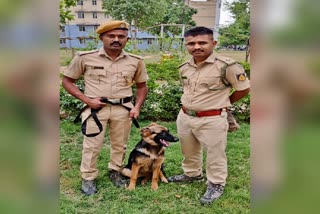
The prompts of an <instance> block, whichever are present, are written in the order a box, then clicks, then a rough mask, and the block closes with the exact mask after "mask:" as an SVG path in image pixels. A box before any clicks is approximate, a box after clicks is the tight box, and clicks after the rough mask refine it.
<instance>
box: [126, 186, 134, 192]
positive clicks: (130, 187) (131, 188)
mask: <svg viewBox="0 0 320 214" xmlns="http://www.w3.org/2000/svg"><path fill="white" fill-rule="evenodd" d="M135 188H136V187H135V186H134V185H129V186H128V188H127V190H129V191H132V190H134V189H135Z"/></svg>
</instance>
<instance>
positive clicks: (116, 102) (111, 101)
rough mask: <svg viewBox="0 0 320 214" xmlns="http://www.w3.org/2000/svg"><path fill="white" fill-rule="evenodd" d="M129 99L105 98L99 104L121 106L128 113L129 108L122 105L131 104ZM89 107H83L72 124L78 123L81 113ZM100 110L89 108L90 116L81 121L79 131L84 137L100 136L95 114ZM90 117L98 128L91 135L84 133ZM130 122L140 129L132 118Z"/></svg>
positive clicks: (100, 127) (100, 126)
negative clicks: (97, 130)
mask: <svg viewBox="0 0 320 214" xmlns="http://www.w3.org/2000/svg"><path fill="white" fill-rule="evenodd" d="M131 98H132V97H125V98H121V99H108V98H106V97H102V98H101V99H100V101H101V102H104V103H108V104H111V105H121V106H122V107H124V108H125V109H127V110H128V111H131V108H129V107H127V106H124V105H123V104H124V103H128V102H131ZM88 107H89V106H88V105H85V106H84V107H83V108H82V109H81V110H80V112H79V114H78V115H77V117H76V118H75V119H74V121H73V122H74V123H77V122H80V116H81V113H82V112H83V111H84V110H85V109H87V108H88ZM101 109H102V108H97V109H93V108H91V114H90V115H89V116H88V117H87V118H86V119H85V120H84V121H83V123H82V124H81V131H82V134H84V135H85V136H87V137H95V136H97V135H98V134H100V133H101V132H102V130H103V128H102V124H101V122H100V121H99V119H98V117H97V113H98V112H99V111H100V110H101ZM90 117H92V118H93V120H94V121H95V122H96V124H97V126H98V128H99V132H97V133H92V134H87V133H86V130H87V120H88V119H89V118H90ZM132 122H133V124H134V125H135V127H137V128H140V126H139V123H138V121H137V120H136V119H135V118H134V117H133V118H132Z"/></svg>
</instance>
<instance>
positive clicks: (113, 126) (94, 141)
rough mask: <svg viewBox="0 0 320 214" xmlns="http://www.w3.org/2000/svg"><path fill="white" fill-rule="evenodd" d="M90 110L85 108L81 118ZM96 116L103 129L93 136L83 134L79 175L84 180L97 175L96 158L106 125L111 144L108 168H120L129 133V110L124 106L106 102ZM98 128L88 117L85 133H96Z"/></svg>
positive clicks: (91, 178)
mask: <svg viewBox="0 0 320 214" xmlns="http://www.w3.org/2000/svg"><path fill="white" fill-rule="evenodd" d="M90 112H91V110H90V108H88V109H86V110H85V111H84V112H83V113H82V115H81V116H82V120H84V119H85V118H87V117H88V115H89V114H90ZM97 116H98V118H99V120H100V122H101V124H102V126H103V131H102V132H101V133H100V134H99V135H97V136H95V137H86V136H84V139H83V149H82V161H81V166H80V171H81V177H82V178H83V179H86V180H93V179H95V178H96V177H97V176H98V169H97V158H98V154H99V152H100V150H101V147H102V145H103V141H104V137H105V133H106V129H107V126H108V131H109V139H110V145H111V148H110V162H109V164H108V168H109V169H113V170H116V171H120V170H121V169H122V167H123V162H124V158H125V153H126V148H127V144H128V139H129V135H130V128H131V120H129V111H128V110H126V109H125V108H124V107H122V106H118V105H109V104H107V105H106V106H105V107H103V108H102V109H101V110H100V111H99V112H98V114H97ZM98 130H99V129H98V127H97V125H96V123H95V122H94V120H93V119H92V117H91V118H90V119H88V120H87V134H90V133H96V132H98Z"/></svg>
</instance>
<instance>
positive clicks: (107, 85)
mask: <svg viewBox="0 0 320 214" xmlns="http://www.w3.org/2000/svg"><path fill="white" fill-rule="evenodd" d="M64 75H65V76H67V77H70V78H72V79H79V78H80V77H81V76H84V82H85V91H84V94H85V95H86V96H88V97H91V98H95V97H107V98H109V99H119V98H124V97H130V96H132V85H133V83H134V82H136V83H142V82H146V81H147V80H148V78H149V77H148V74H147V71H146V68H145V64H144V62H143V59H142V58H141V57H139V56H136V55H133V54H128V53H126V52H124V51H122V52H121V54H120V55H119V57H117V58H116V59H115V60H112V59H111V58H110V57H109V56H108V55H107V53H106V52H105V50H104V48H103V47H102V48H100V49H99V50H94V51H85V52H80V53H78V54H77V55H76V56H75V57H74V58H73V60H72V61H71V63H70V65H69V66H68V69H67V70H66V71H65V72H64Z"/></svg>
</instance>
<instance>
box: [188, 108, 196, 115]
mask: <svg viewBox="0 0 320 214" xmlns="http://www.w3.org/2000/svg"><path fill="white" fill-rule="evenodd" d="M186 113H187V115H189V116H193V117H195V116H196V112H195V111H192V110H189V109H186Z"/></svg>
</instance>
